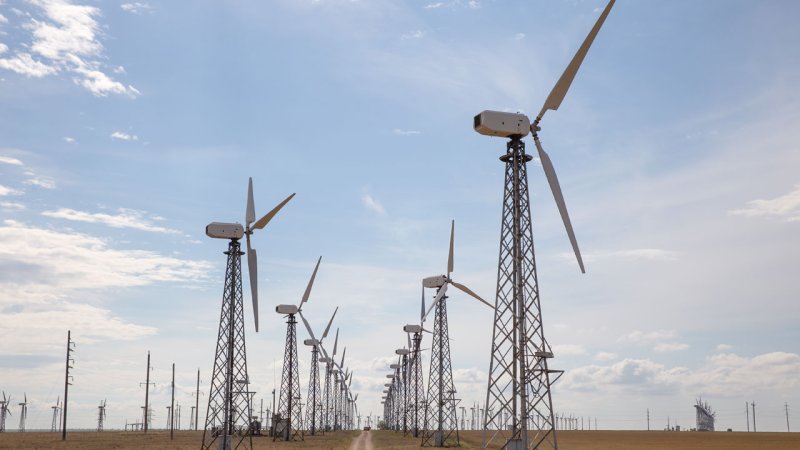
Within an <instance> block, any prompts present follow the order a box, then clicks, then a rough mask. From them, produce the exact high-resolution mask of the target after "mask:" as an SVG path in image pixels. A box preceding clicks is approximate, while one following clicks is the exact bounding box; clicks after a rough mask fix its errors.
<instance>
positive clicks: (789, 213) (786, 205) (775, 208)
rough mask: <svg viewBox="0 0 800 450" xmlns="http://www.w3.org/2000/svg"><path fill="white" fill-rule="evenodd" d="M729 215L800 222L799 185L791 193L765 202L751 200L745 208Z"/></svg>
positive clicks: (733, 211)
mask: <svg viewBox="0 0 800 450" xmlns="http://www.w3.org/2000/svg"><path fill="white" fill-rule="evenodd" d="M729 214H731V215H735V216H745V217H778V218H782V219H784V220H785V221H787V222H797V221H800V185H796V186H795V187H794V190H793V191H790V192H787V193H786V194H784V195H781V196H779V197H776V198H773V199H767V200H751V201H749V202H747V207H745V208H741V209H734V210H732V211H729Z"/></svg>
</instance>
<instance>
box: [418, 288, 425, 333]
mask: <svg viewBox="0 0 800 450" xmlns="http://www.w3.org/2000/svg"><path fill="white" fill-rule="evenodd" d="M424 321H425V285H423V286H422V308H420V310H419V323H420V324H422V322H424Z"/></svg>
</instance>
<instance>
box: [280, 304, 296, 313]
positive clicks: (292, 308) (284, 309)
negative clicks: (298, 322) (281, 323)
mask: <svg viewBox="0 0 800 450" xmlns="http://www.w3.org/2000/svg"><path fill="white" fill-rule="evenodd" d="M275 312H276V313H278V314H297V305H278V306H276V307H275Z"/></svg>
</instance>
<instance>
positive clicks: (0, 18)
mask: <svg viewBox="0 0 800 450" xmlns="http://www.w3.org/2000/svg"><path fill="white" fill-rule="evenodd" d="M7 23H8V19H7V18H6V16H4V15H2V14H0V25H4V24H7Z"/></svg>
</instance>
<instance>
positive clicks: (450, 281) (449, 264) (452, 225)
mask: <svg viewBox="0 0 800 450" xmlns="http://www.w3.org/2000/svg"><path fill="white" fill-rule="evenodd" d="M455 224H456V221H455V220H453V221H452V222H450V251H449V253H448V257H447V275H446V276H443V277H441V281H442V284H441V286H439V291H438V292H437V293H436V297H435V298H434V299H433V301H432V302H431V306H429V307H428V310H427V311H426V312H425V314H423V315H422V320H421V322H424V321H425V318H426V317H428V314H430V313H431V311H432V310H433V308H434V307H435V306H436V305H437V304H438V303H439V302H440V301H442V299H443V298H444V296H445V294H446V293H447V286H448V285H451V284H452V285H453V286H454V287H455V288H456V289H459V290H460V291H462V292H464V293H465V294H467V295H469V296H470V297H473V298H475V299H476V300H478V301H480V302H481V303H483V304H485V305H486V306H488V307H490V308H492V309H494V306H492V305H491V304H490V303H489V302H487V301H486V300H484V299H482V298H481V297H480V296H479V295H478V294H476V293H475V292H473V291H472V290H471V289H469V288H468V287H466V286H464V285H463V284H461V283H457V282H455V281H453V279H452V278H450V274H451V273H452V271H453V243H454V237H455ZM431 278H434V277H431ZM422 308H423V309H424V308H425V286H424V285H423V289H422Z"/></svg>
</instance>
